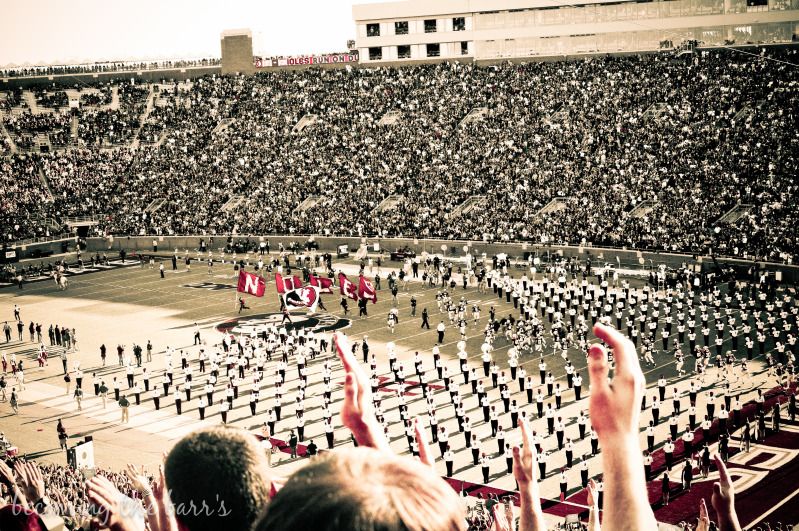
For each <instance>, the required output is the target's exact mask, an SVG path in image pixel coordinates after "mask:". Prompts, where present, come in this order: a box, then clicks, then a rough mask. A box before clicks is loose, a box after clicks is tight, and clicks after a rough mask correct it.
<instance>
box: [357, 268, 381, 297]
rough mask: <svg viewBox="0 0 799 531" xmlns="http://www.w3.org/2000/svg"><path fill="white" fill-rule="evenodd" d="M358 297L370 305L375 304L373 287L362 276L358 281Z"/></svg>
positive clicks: (375, 293)
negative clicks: (370, 302)
mask: <svg viewBox="0 0 799 531" xmlns="http://www.w3.org/2000/svg"><path fill="white" fill-rule="evenodd" d="M358 297H360V298H362V299H366V300H371V301H372V304H374V303H376V302H377V292H376V291H375V287H374V286H373V285H372V283H371V282H369V281H368V280H366V278H364V276H363V275H361V277H360V278H359V279H358Z"/></svg>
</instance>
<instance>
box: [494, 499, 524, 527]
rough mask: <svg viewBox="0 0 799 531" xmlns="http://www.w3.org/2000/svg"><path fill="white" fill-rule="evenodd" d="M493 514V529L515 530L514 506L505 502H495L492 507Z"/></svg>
mask: <svg viewBox="0 0 799 531" xmlns="http://www.w3.org/2000/svg"><path fill="white" fill-rule="evenodd" d="M491 516H492V517H493V518H494V523H493V524H491V531H513V509H512V508H510V507H508V506H505V504H504V503H495V504H494V506H493V507H492V508H491ZM522 529H523V528H522Z"/></svg>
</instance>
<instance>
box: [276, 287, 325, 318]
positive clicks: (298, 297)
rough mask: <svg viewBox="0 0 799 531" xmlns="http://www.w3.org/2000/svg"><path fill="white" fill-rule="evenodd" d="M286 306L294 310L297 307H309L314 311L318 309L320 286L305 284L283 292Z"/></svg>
mask: <svg viewBox="0 0 799 531" xmlns="http://www.w3.org/2000/svg"><path fill="white" fill-rule="evenodd" d="M283 300H284V301H285V303H286V308H288V309H289V310H294V309H296V308H308V309H309V310H311V311H312V312H315V311H316V305H317V304H319V288H318V287H316V286H305V287H302V288H297V289H292V290H289V291H287V292H286V293H285V294H283Z"/></svg>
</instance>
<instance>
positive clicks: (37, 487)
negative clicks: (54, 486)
mask: <svg viewBox="0 0 799 531" xmlns="http://www.w3.org/2000/svg"><path fill="white" fill-rule="evenodd" d="M14 471H15V472H16V473H17V476H19V485H20V487H21V488H22V491H23V492H24V493H25V496H27V497H28V501H30V502H31V503H36V502H38V501H39V500H41V499H42V498H44V495H45V489H44V478H43V477H42V471H41V470H39V467H38V466H36V463H32V462H22V461H17V463H15V464H14Z"/></svg>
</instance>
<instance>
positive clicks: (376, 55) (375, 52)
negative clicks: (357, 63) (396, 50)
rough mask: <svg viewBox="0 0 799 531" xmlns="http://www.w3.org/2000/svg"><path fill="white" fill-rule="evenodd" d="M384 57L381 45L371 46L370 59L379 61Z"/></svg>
mask: <svg viewBox="0 0 799 531" xmlns="http://www.w3.org/2000/svg"><path fill="white" fill-rule="evenodd" d="M382 58H383V48H381V47H380V46H375V47H373V48H369V60H370V61H379V60H381V59H382Z"/></svg>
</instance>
